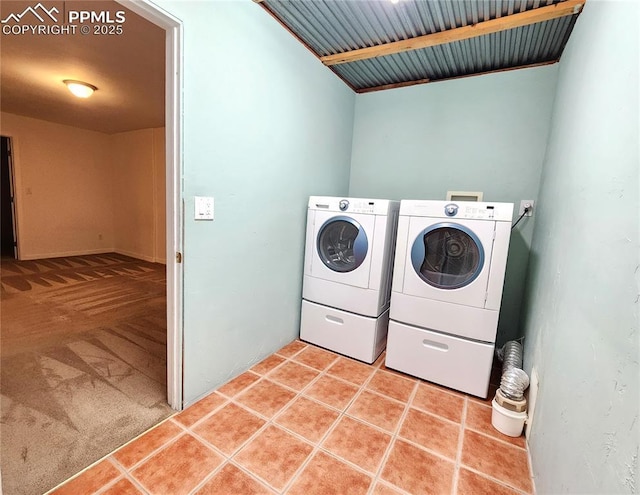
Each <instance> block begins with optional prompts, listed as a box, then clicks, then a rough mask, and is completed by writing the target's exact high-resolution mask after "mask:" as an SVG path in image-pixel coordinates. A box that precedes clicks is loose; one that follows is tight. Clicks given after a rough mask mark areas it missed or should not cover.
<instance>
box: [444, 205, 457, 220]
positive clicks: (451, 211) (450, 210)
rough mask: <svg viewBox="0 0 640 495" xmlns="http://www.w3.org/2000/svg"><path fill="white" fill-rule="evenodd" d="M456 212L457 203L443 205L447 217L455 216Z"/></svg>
mask: <svg viewBox="0 0 640 495" xmlns="http://www.w3.org/2000/svg"><path fill="white" fill-rule="evenodd" d="M456 213H458V205H454V204H453V203H450V204H448V205H447V206H445V207H444V214H445V215H447V216H448V217H455V216H456Z"/></svg>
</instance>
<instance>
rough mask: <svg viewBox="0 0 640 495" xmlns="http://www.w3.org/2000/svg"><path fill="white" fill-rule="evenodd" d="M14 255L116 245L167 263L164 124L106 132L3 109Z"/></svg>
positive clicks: (72, 252) (46, 254)
mask: <svg viewBox="0 0 640 495" xmlns="http://www.w3.org/2000/svg"><path fill="white" fill-rule="evenodd" d="M0 117H1V118H0V133H1V134H2V135H3V136H9V137H11V138H12V142H13V147H14V154H15V156H14V162H15V175H16V189H17V190H16V205H17V209H18V211H17V218H18V230H19V231H18V242H19V250H20V252H19V256H20V258H21V259H39V258H48V257H56V256H69V255H77V254H91V253H100V252H110V251H116V252H121V253H123V254H128V255H130V256H133V257H136V258H140V259H145V260H148V261H156V262H161V263H164V262H165V258H166V255H165V250H166V249H165V233H166V227H165V158H164V156H165V155H164V128H158V129H144V130H140V131H133V132H127V133H122V134H115V135H107V134H103V133H99V132H94V131H87V130H84V129H78V128H75V127H69V126H64V125H60V124H55V123H51V122H45V121H42V120H37V119H32V118H27V117H22V116H19V115H13V114H8V113H2V114H1V115H0Z"/></svg>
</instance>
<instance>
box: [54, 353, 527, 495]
mask: <svg viewBox="0 0 640 495" xmlns="http://www.w3.org/2000/svg"><path fill="white" fill-rule="evenodd" d="M495 376H496V377H497V374H495ZM492 381H493V380H492ZM494 393H495V386H492V388H491V390H490V395H489V398H488V399H487V400H484V401H483V400H480V399H477V398H474V397H471V396H467V395H465V394H462V393H459V392H455V391H452V390H449V389H445V388H442V387H439V386H437V385H433V384H429V383H428V382H425V381H422V380H419V379H417V378H413V377H410V376H407V375H404V374H402V373H398V372H395V371H393V370H390V369H388V368H386V367H385V365H384V355H383V356H381V358H380V359H378V361H377V362H376V363H375V364H373V365H366V364H363V363H360V362H357V361H354V360H351V359H348V358H346V357H343V356H340V355H338V354H334V353H332V352H329V351H326V350H324V349H320V348H317V347H315V346H311V345H308V344H305V343H303V342H300V341H294V342H292V343H291V344H289V345H287V346H285V347H283V348H282V349H280V350H279V351H278V352H276V353H275V354H273V355H271V356H269V357H268V358H267V359H265V360H264V361H262V362H261V363H258V364H257V365H255V366H254V367H253V368H251V369H250V370H249V371H247V372H245V373H243V374H242V375H240V376H238V377H237V378H235V379H234V380H232V381H230V382H229V383H227V384H225V385H223V386H222V387H220V388H219V389H218V390H216V391H215V392H213V393H212V394H210V395H209V396H207V397H205V398H204V399H202V400H201V401H199V402H197V403H196V404H194V405H192V406H191V407H189V408H187V409H185V410H184V411H182V412H181V413H178V414H175V415H174V416H172V417H171V418H170V419H168V420H166V421H164V422H163V423H161V424H160V425H158V426H157V427H155V428H153V429H152V430H150V431H148V432H146V433H145V434H144V435H142V436H140V437H138V438H137V439H135V440H134V441H132V442H130V443H128V444H127V445H125V446H124V447H122V448H120V449H119V450H117V451H116V452H114V453H113V454H111V455H110V456H108V457H107V458H106V459H104V460H103V461H101V462H100V463H98V464H96V465H94V466H93V467H91V468H90V469H88V470H86V471H84V472H83V473H81V474H80V475H78V476H77V477H75V478H73V479H71V480H69V481H68V482H67V483H66V484H64V485H62V486H61V487H59V488H58V489H57V490H55V492H54V493H55V495H65V494H73V495H76V494H84V495H89V494H101V495H102V494H104V495H106V494H108V495H116V494H117V495H129V494H131V495H136V494H151V495H160V494H166V495H180V494H199V495H204V494H224V495H232V494H241V495H250V494H275V493H277V494H284V493H286V494H291V495H293V494H304V495H314V494H318V495H320V494H339V495H347V494H354V495H357V494H363V495H364V494H372V495H393V494H465V495H466V494H470V495H480V494H487V495H488V494H491V495H508V494H512V495H513V494H529V493H531V492H532V490H533V484H532V479H531V475H530V468H529V462H528V455H527V450H526V444H525V440H524V437H519V438H511V437H507V436H504V435H502V434H500V433H499V432H497V431H496V430H494V429H493V427H492V426H491V402H490V401H491V399H492V398H493V395H494Z"/></svg>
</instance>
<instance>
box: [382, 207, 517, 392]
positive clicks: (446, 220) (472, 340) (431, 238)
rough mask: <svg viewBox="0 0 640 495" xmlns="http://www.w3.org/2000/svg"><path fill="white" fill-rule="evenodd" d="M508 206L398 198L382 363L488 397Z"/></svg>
mask: <svg viewBox="0 0 640 495" xmlns="http://www.w3.org/2000/svg"><path fill="white" fill-rule="evenodd" d="M512 216H513V204H511V203H476V202H461V203H452V202H447V201H415V200H411V201H404V200H403V201H402V203H401V206H400V218H399V221H398V234H397V243H396V257H395V267H394V275H393V284H392V293H391V311H390V317H391V322H390V323H389V334H388V339H387V356H386V365H387V366H388V367H390V368H393V369H397V370H399V371H403V372H406V373H409V374H411V375H415V376H418V377H420V378H424V379H425V380H428V381H432V382H435V383H439V384H441V385H445V386H447V387H450V388H454V389H456V390H461V391H463V392H468V393H470V394H473V395H477V396H479V397H486V396H487V393H488V386H489V375H490V373H491V364H492V360H493V351H494V348H495V339H496V333H497V329H498V316H499V310H500V304H501V300H502V287H503V283H504V276H505V270H506V264H507V254H508V250H509V238H510V234H511V220H512Z"/></svg>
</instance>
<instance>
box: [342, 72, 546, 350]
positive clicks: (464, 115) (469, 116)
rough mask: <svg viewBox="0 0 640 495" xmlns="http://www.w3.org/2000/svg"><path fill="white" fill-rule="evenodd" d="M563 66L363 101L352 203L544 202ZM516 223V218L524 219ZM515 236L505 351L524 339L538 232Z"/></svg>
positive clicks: (526, 225) (503, 324) (522, 227)
mask: <svg viewBox="0 0 640 495" xmlns="http://www.w3.org/2000/svg"><path fill="white" fill-rule="evenodd" d="M556 77H557V65H553V66H546V67H539V68H534V69H526V70H519V71H512V72H503V73H498V74H490V75H485V76H479V77H472V78H466V79H457V80H453V81H445V82H441V83H432V84H425V85H420V86H413V87H409V88H402V89H395V90H388V91H380V92H376V93H370V94H363V95H358V96H357V98H356V110H355V120H354V132H353V152H352V163H351V177H350V186H349V194H350V195H351V196H365V197H381V198H390V199H445V198H446V193H447V191H448V190H454V191H455V190H458V191H482V192H484V200H485V201H505V202H513V203H516V212H515V214H517V207H518V206H519V204H520V200H523V199H534V200H535V199H537V196H538V187H539V180H540V171H541V167H542V160H543V157H544V152H545V149H546V144H547V136H548V132H549V120H550V116H551V107H552V103H553V94H554V90H555V84H556ZM514 219H515V218H514ZM535 219H536V217H535V216H534V217H531V218H526V219H524V220H523V221H522V222H520V224H519V225H518V227H517V228H516V230H514V231H513V235H512V237H511V244H510V249H509V259H508V265H507V277H506V280H505V289H504V295H503V301H502V309H501V313H500V324H499V330H498V343H499V344H500V343H502V342H504V341H506V340H509V339H512V338H516V337H517V336H519V330H518V326H519V317H520V305H521V300H522V293H523V290H524V280H525V274H526V270H527V263H528V258H529V248H530V245H531V236H532V231H533V223H534V222H535Z"/></svg>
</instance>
